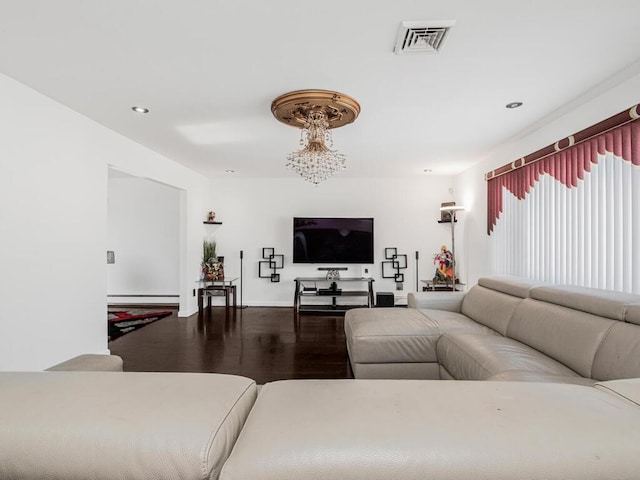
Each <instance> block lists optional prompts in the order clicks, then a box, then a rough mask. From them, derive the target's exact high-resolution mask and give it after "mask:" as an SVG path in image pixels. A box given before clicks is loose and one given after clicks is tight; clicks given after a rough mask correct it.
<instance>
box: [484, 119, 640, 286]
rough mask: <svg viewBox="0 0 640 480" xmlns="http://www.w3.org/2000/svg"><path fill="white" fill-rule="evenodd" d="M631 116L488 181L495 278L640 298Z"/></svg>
mask: <svg viewBox="0 0 640 480" xmlns="http://www.w3.org/2000/svg"><path fill="white" fill-rule="evenodd" d="M623 113H625V114H626V119H625V118H624V117H620V116H619V117H620V118H619V119H623V120H625V122H626V123H623V122H619V123H623V124H622V125H619V126H617V127H614V128H608V129H607V130H606V131H604V132H601V133H598V134H596V135H593V131H594V129H595V128H596V127H600V128H601V127H602V125H603V124H605V123H606V122H608V124H607V125H608V126H610V124H611V122H610V121H609V120H611V119H607V121H605V122H602V124H598V125H596V126H594V127H590V129H587V130H588V131H589V132H590V133H591V134H590V135H589V136H588V138H584V137H585V135H584V133H585V132H586V131H587V130H585V131H582V132H579V133H578V134H575V135H574V136H571V137H568V138H567V139H565V140H564V141H561V142H558V143H556V144H555V145H552V146H550V147H547V148H546V149H543V150H541V151H539V152H536V153H538V154H539V153H541V152H542V153H545V151H548V150H549V149H551V150H552V152H553V151H554V150H555V153H550V154H546V155H545V154H543V155H539V157H542V158H539V159H537V158H536V159H532V156H528V157H525V158H524V159H519V160H517V161H515V162H513V163H512V164H510V165H505V166H504V167H501V168H500V169H498V170H496V171H493V172H489V173H488V174H487V177H488V182H487V186H488V208H487V231H488V234H489V235H490V236H491V240H490V242H489V243H490V249H491V252H490V255H491V258H492V263H493V271H494V273H496V274H508V275H518V276H524V277H529V278H533V279H537V280H542V281H549V282H555V283H571V284H577V285H585V286H591V287H598V288H608V289H613V290H622V291H633V292H635V293H640V249H638V246H640V120H638V115H637V107H634V108H632V109H630V110H629V111H628V112H623ZM612 118H613V117H612ZM579 136H582V137H583V139H581V140H580V142H578V141H577V138H578V137H579ZM562 143H564V148H562V149H561V148H559V144H562ZM557 150H560V151H557ZM532 155H533V154H532ZM496 172H497V173H496ZM503 172H505V173H503ZM636 251H637V253H636Z"/></svg>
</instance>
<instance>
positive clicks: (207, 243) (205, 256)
mask: <svg viewBox="0 0 640 480" xmlns="http://www.w3.org/2000/svg"><path fill="white" fill-rule="evenodd" d="M216 248H217V244H216V241H215V240H203V242H202V274H203V277H204V279H205V280H221V279H223V278H224V269H223V266H222V262H221V261H220V259H219V258H218V255H217V253H216Z"/></svg>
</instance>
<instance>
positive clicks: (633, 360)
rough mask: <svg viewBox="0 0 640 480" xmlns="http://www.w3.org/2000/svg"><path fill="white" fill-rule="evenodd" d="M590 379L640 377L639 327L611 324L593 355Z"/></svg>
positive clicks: (627, 324)
mask: <svg viewBox="0 0 640 480" xmlns="http://www.w3.org/2000/svg"><path fill="white" fill-rule="evenodd" d="M591 377H592V378H596V379H598V380H614V379H617V378H636V377H640V327H638V326H637V325H633V324H630V323H624V322H614V323H613V325H612V326H611V329H610V330H609V331H608V332H607V335H606V336H605V337H604V340H603V341H602V343H601V345H600V347H599V348H598V350H597V352H596V354H595V358H594V360H593V368H592V373H591Z"/></svg>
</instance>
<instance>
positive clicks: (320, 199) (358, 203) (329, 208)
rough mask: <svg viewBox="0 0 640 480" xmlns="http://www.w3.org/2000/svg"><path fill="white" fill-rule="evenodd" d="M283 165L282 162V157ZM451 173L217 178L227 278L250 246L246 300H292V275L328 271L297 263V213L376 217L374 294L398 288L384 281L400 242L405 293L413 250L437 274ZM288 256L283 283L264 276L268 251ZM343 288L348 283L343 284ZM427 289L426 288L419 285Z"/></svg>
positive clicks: (218, 232) (213, 230)
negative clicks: (312, 180)
mask: <svg viewBox="0 0 640 480" xmlns="http://www.w3.org/2000/svg"><path fill="white" fill-rule="evenodd" d="M283 163H284V160H283ZM451 181H452V179H451V178H450V177H429V176H426V175H425V176H424V177H421V178H414V179H396V178H394V179H370V178H366V179H341V178H339V177H335V178H332V179H330V180H328V181H327V182H325V183H323V184H320V185H319V186H313V185H311V184H309V183H307V182H305V181H304V180H302V179H298V178H291V179H232V178H228V179H225V180H219V181H216V182H214V183H213V186H212V190H211V204H210V210H215V212H216V220H219V221H221V222H223V224H222V225H218V226H208V227H207V228H208V229H209V232H208V235H209V236H211V237H214V238H215V239H216V241H217V242H218V254H219V255H223V256H224V257H225V274H226V276H232V275H237V274H239V272H240V260H239V252H240V250H243V251H244V273H245V275H244V277H243V284H244V285H243V286H244V293H243V303H244V304H246V305H282V306H285V305H291V304H292V302H293V285H294V284H293V279H294V278H295V277H298V276H317V275H321V276H323V275H325V273H326V272H319V271H318V270H317V267H318V266H321V265H300V264H296V265H294V264H292V248H293V237H292V235H293V217H294V216H300V217H302V216H310V217H312V216H317V217H334V216H335V217H374V224H375V239H374V248H375V252H374V253H375V265H374V267H373V269H372V271H373V273H374V275H373V277H374V278H375V283H374V288H375V290H376V291H392V290H394V289H395V283H394V281H393V280H391V279H382V278H381V268H382V267H381V263H380V262H381V261H382V260H383V254H384V248H385V247H397V248H398V253H404V254H407V256H408V268H407V269H406V270H405V271H404V274H405V283H404V289H405V291H411V290H415V252H416V250H418V251H419V252H420V264H419V271H420V279H427V278H433V273H434V270H435V267H434V266H433V255H434V254H435V253H436V252H438V251H439V249H440V245H442V244H443V243H446V244H449V243H450V240H451V231H450V228H449V225H448V224H438V223H437V220H439V219H440V212H439V208H440V203H442V202H446V201H455V200H456V199H455V198H454V196H453V195H452V194H451V193H449V188H450V186H451ZM263 247H273V248H275V250H276V253H277V254H284V258H285V268H284V270H281V271H280V275H281V276H280V283H271V282H270V281H269V279H263V278H258V261H259V260H260V259H261V258H260V257H261V255H262V248H263ZM348 267H349V271H347V272H341V275H344V276H357V277H359V276H361V266H360V265H350V266H348ZM344 288H348V287H347V286H344ZM420 288H421V287H420Z"/></svg>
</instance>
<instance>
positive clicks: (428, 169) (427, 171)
mask: <svg viewBox="0 0 640 480" xmlns="http://www.w3.org/2000/svg"><path fill="white" fill-rule="evenodd" d="M431 172H433V170H431V169H430V168H425V169H424V173H431Z"/></svg>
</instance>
